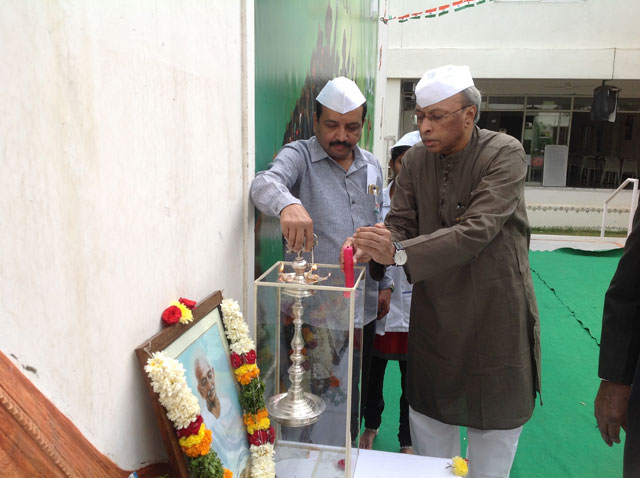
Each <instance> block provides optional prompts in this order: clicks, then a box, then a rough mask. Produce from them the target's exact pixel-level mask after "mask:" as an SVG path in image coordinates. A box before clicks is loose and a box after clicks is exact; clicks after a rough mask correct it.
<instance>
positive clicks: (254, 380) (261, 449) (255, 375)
mask: <svg viewBox="0 0 640 478" xmlns="http://www.w3.org/2000/svg"><path fill="white" fill-rule="evenodd" d="M221 309H222V322H223V323H224V328H225V333H226V335H227V338H228V339H229V342H230V345H229V348H230V349H231V351H232V353H231V357H230V360H231V365H232V367H233V368H234V374H235V376H236V379H237V380H238V383H240V404H241V405H242V410H243V412H244V423H245V425H246V426H247V435H248V439H249V443H250V444H251V446H250V451H251V478H275V476H276V464H275V460H274V455H275V451H274V449H273V443H274V440H275V430H274V429H273V427H272V426H271V421H270V420H269V414H268V413H267V410H266V408H265V404H264V382H263V381H262V380H261V379H260V369H259V368H258V366H257V365H256V351H255V348H256V346H255V343H254V342H253V340H251V337H249V327H248V326H247V323H246V322H245V321H244V319H243V317H242V312H240V306H239V305H238V303H237V302H236V301H234V300H231V299H225V300H223V301H222V304H221Z"/></svg>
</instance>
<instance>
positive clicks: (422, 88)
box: [416, 65, 474, 108]
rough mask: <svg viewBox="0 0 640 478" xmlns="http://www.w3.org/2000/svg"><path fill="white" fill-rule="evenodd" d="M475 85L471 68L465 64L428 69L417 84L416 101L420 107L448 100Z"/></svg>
mask: <svg viewBox="0 0 640 478" xmlns="http://www.w3.org/2000/svg"><path fill="white" fill-rule="evenodd" d="M470 86H474V84H473V78H472V77H471V70H469V67H468V66H466V65H463V66H453V65H447V66H441V67H438V68H434V69H433V70H429V71H427V72H426V73H425V74H424V75H423V76H422V78H421V79H420V81H419V82H418V84H417V85H416V103H417V105H418V106H419V107H420V108H426V107H427V106H431V105H434V104H436V103H439V102H441V101H442V100H446V99H447V98H450V97H451V96H453V95H455V94H456V93H460V92H461V91H462V90H466V89H467V88H469V87H470Z"/></svg>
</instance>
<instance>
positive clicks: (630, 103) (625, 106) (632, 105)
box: [617, 97, 640, 111]
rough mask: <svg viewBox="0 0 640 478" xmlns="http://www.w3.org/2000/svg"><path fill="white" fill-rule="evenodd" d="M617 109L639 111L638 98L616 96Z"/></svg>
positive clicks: (639, 99)
mask: <svg viewBox="0 0 640 478" xmlns="http://www.w3.org/2000/svg"><path fill="white" fill-rule="evenodd" d="M617 109H618V111H640V98H620V97H618V108H617Z"/></svg>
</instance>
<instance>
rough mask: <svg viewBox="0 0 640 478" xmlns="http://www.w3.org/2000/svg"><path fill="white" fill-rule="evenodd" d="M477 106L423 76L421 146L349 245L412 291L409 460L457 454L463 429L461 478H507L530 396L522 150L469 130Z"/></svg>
mask: <svg viewBox="0 0 640 478" xmlns="http://www.w3.org/2000/svg"><path fill="white" fill-rule="evenodd" d="M469 83H470V85H469ZM480 98H481V97H480V93H479V92H478V90H477V89H476V88H475V87H474V86H473V80H472V79H471V75H470V73H469V72H468V67H452V66H448V67H441V68H437V69H435V70H430V71H429V72H427V73H426V74H425V76H424V77H423V79H422V80H421V82H420V83H418V86H417V87H416V101H417V107H416V117H417V121H418V127H419V129H420V133H421V138H422V143H418V145H416V146H414V147H413V148H412V149H410V150H409V151H408V152H407V153H406V155H405V157H404V161H403V163H402V170H401V172H400V175H399V177H398V178H397V180H396V193H395V195H394V197H393V200H392V203H391V211H390V212H389V214H388V215H387V217H386V220H385V224H384V225H382V224H377V225H376V226H375V227H368V228H360V229H358V231H357V232H356V234H355V235H354V237H353V243H354V246H355V247H356V251H357V254H356V257H357V258H360V259H361V260H368V259H369V258H373V260H375V261H376V262H378V263H380V264H394V263H395V264H404V268H405V271H406V273H407V276H408V278H409V280H410V282H411V283H412V284H414V286H413V299H412V303H411V320H410V329H409V357H408V377H407V389H408V390H407V395H408V401H409V404H410V406H411V409H410V418H411V435H412V441H413V444H414V449H416V452H417V453H419V454H424V455H430V456H442V457H451V456H453V455H454V454H456V452H458V453H457V454H459V450H460V448H459V438H458V436H459V435H458V428H457V426H466V427H468V437H469V450H468V453H467V456H468V457H469V459H470V463H469V466H470V473H471V477H473V478H478V477H489V476H491V477H503V476H504V477H508V476H509V471H510V469H511V465H512V463H513V458H514V456H515V450H516V448H517V443H518V437H519V435H520V431H521V429H522V425H523V424H524V423H525V422H527V421H528V420H529V418H531V415H532V413H533V408H534V401H535V397H536V391H538V392H539V391H540V326H539V319H538V309H537V304H536V299H535V296H534V291H533V284H532V280H531V273H530V270H529V259H528V254H529V238H530V232H529V224H528V221H527V214H526V210H525V202H524V178H525V174H526V169H527V167H526V164H525V159H524V151H523V149H522V145H521V144H520V143H519V142H518V141H517V140H516V139H515V138H513V137H511V136H508V135H506V134H502V133H496V132H493V131H488V130H484V129H480V128H478V127H477V126H476V125H475V123H474V119H476V120H477V116H478V107H479V104H480ZM385 226H386V227H385ZM416 443H418V445H417V447H416Z"/></svg>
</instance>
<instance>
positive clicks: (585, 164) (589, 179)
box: [580, 156, 604, 187]
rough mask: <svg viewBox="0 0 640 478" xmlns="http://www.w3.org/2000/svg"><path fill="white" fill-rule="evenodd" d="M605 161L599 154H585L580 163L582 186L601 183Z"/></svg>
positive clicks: (592, 185) (593, 185)
mask: <svg viewBox="0 0 640 478" xmlns="http://www.w3.org/2000/svg"><path fill="white" fill-rule="evenodd" d="M603 165H604V161H603V160H602V159H601V158H598V157H597V156H583V157H582V163H581V164H580V186H587V187H595V186H596V185H597V186H599V185H600V179H601V177H602V167H603Z"/></svg>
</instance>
